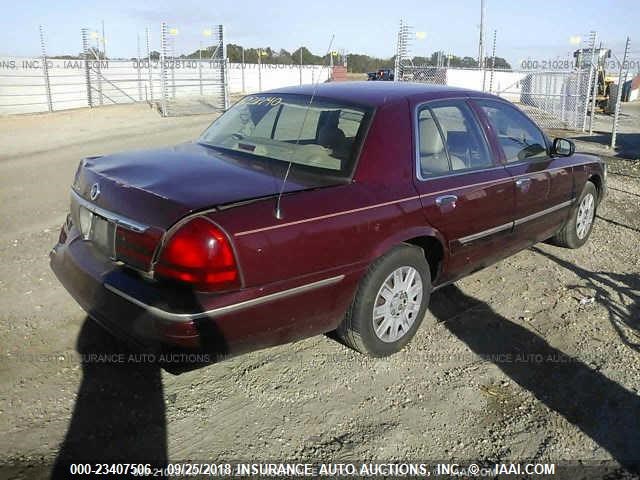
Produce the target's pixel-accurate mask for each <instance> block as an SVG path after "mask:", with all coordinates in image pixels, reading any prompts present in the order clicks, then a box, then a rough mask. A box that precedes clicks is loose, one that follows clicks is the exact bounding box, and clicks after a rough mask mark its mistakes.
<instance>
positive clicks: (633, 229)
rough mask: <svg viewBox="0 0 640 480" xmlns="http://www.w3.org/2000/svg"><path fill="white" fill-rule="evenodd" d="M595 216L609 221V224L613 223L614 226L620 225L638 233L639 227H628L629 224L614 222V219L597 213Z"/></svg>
mask: <svg viewBox="0 0 640 480" xmlns="http://www.w3.org/2000/svg"><path fill="white" fill-rule="evenodd" d="M596 217H597V218H599V219H600V220H603V221H605V222H607V223H610V224H611V225H615V226H616V227H622V228H626V229H627V230H631V231H633V232H639V233H640V229H637V228H634V227H630V226H629V225H625V224H624V223H620V222H616V221H615V220H611V219H610V218H606V217H603V216H602V215H599V214H597V215H596Z"/></svg>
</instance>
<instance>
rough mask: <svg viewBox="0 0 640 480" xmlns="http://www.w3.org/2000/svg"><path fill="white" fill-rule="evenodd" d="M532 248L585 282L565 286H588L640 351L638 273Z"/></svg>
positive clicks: (628, 343)
mask: <svg viewBox="0 0 640 480" xmlns="http://www.w3.org/2000/svg"><path fill="white" fill-rule="evenodd" d="M599 218H600V217H599ZM607 221H610V220H607ZM629 228H630V227H629ZM531 250H532V251H533V252H535V253H537V254H539V255H542V256H544V257H546V258H548V259H549V260H552V261H554V262H555V263H556V264H558V265H559V266H561V267H563V268H566V269H567V270H570V271H571V272H573V273H575V274H576V275H577V276H578V277H580V278H581V279H582V280H584V281H585V282H587V286H584V285H568V286H567V287H568V288H570V289H576V290H580V289H582V290H584V289H586V290H589V291H590V293H591V294H592V295H593V297H594V299H595V301H596V302H598V303H599V304H601V305H603V306H604V307H605V308H606V309H607V312H608V313H609V321H610V322H611V325H612V326H613V328H614V329H615V331H616V333H617V334H618V335H619V336H620V339H621V341H622V342H623V343H624V344H625V345H626V346H627V347H629V348H632V349H634V350H635V351H637V352H640V276H638V274H637V273H615V272H592V271H589V270H586V269H584V268H582V267H579V266H578V265H575V264H574V263H571V262H568V261H566V260H563V259H561V258H559V257H557V256H555V255H553V254H552V253H549V252H545V251H544V250H542V249H540V248H538V247H532V248H531Z"/></svg>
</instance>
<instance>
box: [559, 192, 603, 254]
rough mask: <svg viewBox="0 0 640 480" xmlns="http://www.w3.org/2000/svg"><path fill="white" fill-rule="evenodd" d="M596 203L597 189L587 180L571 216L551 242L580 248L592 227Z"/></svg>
mask: <svg viewBox="0 0 640 480" xmlns="http://www.w3.org/2000/svg"><path fill="white" fill-rule="evenodd" d="M597 205H598V190H597V188H596V186H595V185H594V184H593V183H591V182H587V183H586V184H585V187H584V190H583V191H582V194H581V195H580V198H579V199H578V204H577V206H576V207H575V208H574V209H573V213H572V214H571V218H569V220H568V221H567V223H566V224H565V226H564V227H562V230H560V231H559V232H558V233H557V234H556V235H555V236H554V237H553V238H552V241H553V243H555V244H556V245H559V246H561V247H566V248H580V247H581V246H582V245H584V244H585V243H586V242H587V240H588V239H589V235H591V230H592V229H593V221H594V220H595V216H596V207H597Z"/></svg>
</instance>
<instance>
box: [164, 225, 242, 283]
mask: <svg viewBox="0 0 640 480" xmlns="http://www.w3.org/2000/svg"><path fill="white" fill-rule="evenodd" d="M155 274H156V276H157V277H158V278H165V279H170V280H177V281H179V282H184V283H188V284H191V285H192V286H193V288H194V289H195V290H198V291H205V292H213V291H220V290H230V289H232V288H238V287H239V286H240V275H239V273H238V267H237V265H236V260H235V257H234V255H233V250H232V249H231V244H230V243H229V240H228V239H227V236H226V235H225V234H224V233H223V232H222V231H221V230H220V229H219V228H218V227H216V226H215V225H214V224H213V223H212V222H210V221H209V220H207V219H206V218H204V217H196V218H194V219H193V220H190V221H189V222H187V223H185V224H184V225H182V226H181V227H179V228H178V230H177V231H176V232H175V233H173V235H171V237H169V241H168V242H167V244H166V245H165V246H164V248H163V249H162V251H161V252H160V257H159V259H158V263H157V264H156V266H155Z"/></svg>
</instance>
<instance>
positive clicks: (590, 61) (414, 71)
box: [395, 22, 629, 147]
mask: <svg viewBox="0 0 640 480" xmlns="http://www.w3.org/2000/svg"><path fill="white" fill-rule="evenodd" d="M411 31H412V29H411V27H409V26H408V25H407V24H406V23H404V22H401V23H400V29H399V31H398V40H397V46H396V59H395V68H396V76H395V78H396V80H397V81H403V82H418V83H427V84H436V85H451V86H456V87H462V88H468V89H472V90H480V91H484V92H489V93H493V94H495V95H498V96H500V97H503V98H505V99H507V100H509V101H511V102H513V103H515V104H517V105H518V106H519V107H520V108H521V109H522V110H524V111H525V112H526V113H527V114H528V115H529V116H531V117H532V118H533V119H534V120H535V121H536V122H537V123H538V124H539V125H540V126H542V127H544V128H548V129H571V130H581V131H587V127H588V130H589V131H590V132H591V131H592V122H593V118H594V116H595V114H596V110H597V108H598V102H600V104H601V105H602V92H601V91H602V90H603V87H602V85H603V83H606V82H607V80H606V79H605V78H604V70H603V69H602V67H601V63H599V62H600V60H601V58H600V57H599V55H600V54H601V52H602V51H603V48H602V43H600V46H599V48H596V41H597V34H596V32H590V33H589V35H588V36H587V42H586V44H585V45H584V46H583V48H579V49H578V50H577V52H579V55H577V56H576V58H574V59H558V60H557V61H552V62H544V64H545V65H546V64H547V63H550V64H551V65H550V68H539V67H540V65H538V62H536V61H532V62H523V67H527V68H522V69H509V70H500V69H496V68H495V59H496V57H495V36H496V33H495V32H494V44H493V52H492V57H488V58H486V59H485V60H486V61H485V62H484V63H483V65H484V68H458V67H449V66H448V65H447V66H445V65H444V62H438V65H437V66H434V65H414V64H413V63H412V61H411V57H410V55H409V44H410V40H411ZM628 48H629V40H628V39H627V43H626V47H625V53H624V54H623V56H622V57H623V58H622V61H621V65H623V64H625V59H626V58H627V50H628ZM577 52H576V53H577ZM574 55H575V54H574ZM529 67H530V68H529ZM625 68H626V70H625V71H624V72H623V68H622V67H620V73H619V75H618V81H617V84H612V85H611V91H610V92H609V90H608V88H609V86H608V83H607V87H606V88H607V92H608V93H610V95H609V97H608V107H605V112H606V113H613V114H614V116H613V120H612V139H611V147H615V140H616V139H615V135H616V127H617V123H618V116H619V112H620V109H621V106H620V90H621V88H620V89H619V88H617V85H624V83H625V81H626V80H627V78H628V75H627V72H628V66H627V67H625ZM616 73H617V72H616ZM599 92H600V93H599ZM605 103H607V102H605ZM607 110H608V111H607Z"/></svg>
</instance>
